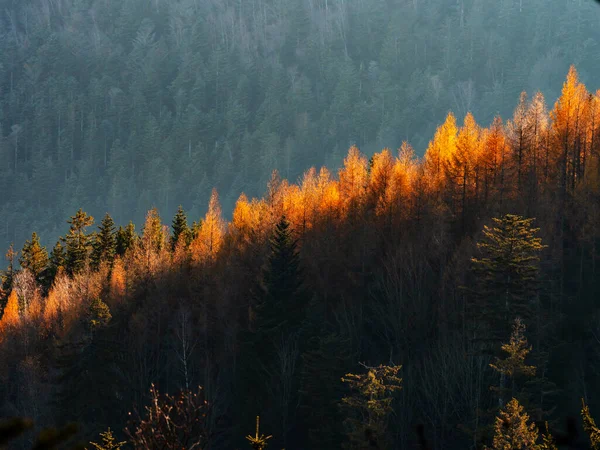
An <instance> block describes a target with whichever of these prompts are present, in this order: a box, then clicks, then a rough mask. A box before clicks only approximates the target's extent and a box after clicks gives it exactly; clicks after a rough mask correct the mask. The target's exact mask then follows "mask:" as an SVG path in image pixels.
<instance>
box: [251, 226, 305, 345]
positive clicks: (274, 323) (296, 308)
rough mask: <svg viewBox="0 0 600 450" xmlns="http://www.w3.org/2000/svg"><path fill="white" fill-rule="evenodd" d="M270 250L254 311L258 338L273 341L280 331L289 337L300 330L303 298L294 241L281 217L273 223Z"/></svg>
mask: <svg viewBox="0 0 600 450" xmlns="http://www.w3.org/2000/svg"><path fill="white" fill-rule="evenodd" d="M270 247H271V253H270V255H269V260H268V262H267V265H266V268H265V270H264V271H263V283H262V285H261V288H260V291H259V292H260V294H259V303H258V305H257V307H256V316H257V322H256V323H257V329H258V332H259V333H260V334H261V335H264V336H269V337H274V336H277V335H278V334H279V333H280V332H282V331H283V330H285V332H286V333H291V332H293V331H294V330H297V329H298V328H299V327H300V325H301V324H302V321H303V318H304V310H305V307H306V304H307V296H306V293H305V291H304V290H303V278H302V270H301V268H300V257H299V255H298V250H297V241H296V240H295V239H294V237H293V232H292V229H291V228H290V223H289V222H288V220H287V219H286V218H285V217H282V218H281V219H280V220H279V222H278V223H277V225H276V227H275V231H274V233H273V237H272V238H271V241H270Z"/></svg>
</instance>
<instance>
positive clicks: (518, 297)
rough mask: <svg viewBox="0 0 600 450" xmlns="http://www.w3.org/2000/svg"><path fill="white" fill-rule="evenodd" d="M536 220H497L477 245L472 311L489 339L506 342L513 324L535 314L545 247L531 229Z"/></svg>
mask: <svg viewBox="0 0 600 450" xmlns="http://www.w3.org/2000/svg"><path fill="white" fill-rule="evenodd" d="M533 220H534V219H524V218H523V217H521V216H518V215H514V214H506V215H505V216H504V217H502V218H500V219H498V218H494V219H493V221H494V225H495V226H493V227H488V226H484V230H483V235H484V236H483V239H482V240H481V241H480V242H478V243H477V247H478V249H479V251H480V253H481V257H479V258H477V257H474V258H472V259H471V263H472V274H473V275H474V277H475V282H474V283H473V286H472V287H471V288H470V289H468V292H469V293H470V294H471V300H472V304H471V310H472V313H473V318H474V319H475V321H476V322H477V323H478V324H479V325H480V326H481V327H482V328H484V329H485V331H484V336H481V335H480V336H479V338H485V339H486V340H490V341H492V342H494V343H495V342H498V341H503V340H505V339H507V338H508V336H509V334H510V328H509V327H510V325H509V324H510V323H512V320H513V319H514V318H515V317H517V316H519V317H522V318H523V319H527V318H529V317H530V316H531V313H532V300H533V299H535V298H536V294H537V293H538V290H539V261H540V258H539V252H540V251H541V250H542V249H543V248H544V247H545V246H544V245H542V240H541V238H538V237H536V234H537V232H538V231H539V229H538V228H531V223H532V222H533Z"/></svg>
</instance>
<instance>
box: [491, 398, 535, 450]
mask: <svg viewBox="0 0 600 450" xmlns="http://www.w3.org/2000/svg"><path fill="white" fill-rule="evenodd" d="M528 421H529V415H528V414H527V413H526V412H525V411H524V410H523V407H522V406H521V405H520V404H519V402H518V401H517V399H515V398H513V399H512V400H511V401H510V402H508V404H507V405H506V407H505V408H504V409H503V410H502V411H500V415H499V416H498V417H496V423H495V425H494V431H495V434H494V441H493V445H492V449H493V450H506V449H520V450H538V446H537V444H536V441H537V439H538V430H537V427H536V426H535V424H534V423H527V422H528Z"/></svg>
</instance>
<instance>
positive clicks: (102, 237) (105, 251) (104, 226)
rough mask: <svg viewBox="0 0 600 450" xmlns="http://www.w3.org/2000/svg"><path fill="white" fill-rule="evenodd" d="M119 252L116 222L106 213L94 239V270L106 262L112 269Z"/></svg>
mask: <svg viewBox="0 0 600 450" xmlns="http://www.w3.org/2000/svg"><path fill="white" fill-rule="evenodd" d="M116 252H117V237H116V232H115V222H114V221H113V219H112V217H111V216H110V214H108V213H106V215H105V216H104V218H103V219H102V222H101V223H100V225H99V226H98V232H97V233H96V238H95V239H94V244H93V250H92V255H91V258H90V259H91V263H92V267H93V268H94V269H97V268H98V267H100V264H101V263H103V262H105V263H108V264H109V265H110V266H111V267H112V264H113V262H114V260H115V255H116Z"/></svg>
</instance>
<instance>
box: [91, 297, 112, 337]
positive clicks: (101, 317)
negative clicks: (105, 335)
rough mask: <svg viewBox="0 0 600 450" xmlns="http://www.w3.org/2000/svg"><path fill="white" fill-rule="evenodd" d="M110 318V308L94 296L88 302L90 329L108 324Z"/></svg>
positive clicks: (93, 329) (94, 329)
mask: <svg viewBox="0 0 600 450" xmlns="http://www.w3.org/2000/svg"><path fill="white" fill-rule="evenodd" d="M110 319H112V314H111V313H110V308H109V307H108V306H107V305H106V303H104V302H103V301H102V300H100V299H99V298H96V299H94V300H92V301H91V302H90V306H89V308H88V327H89V328H90V330H91V331H92V333H93V332H94V331H96V330H97V329H98V328H102V327H105V326H107V325H108V323H109V322H110Z"/></svg>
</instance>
